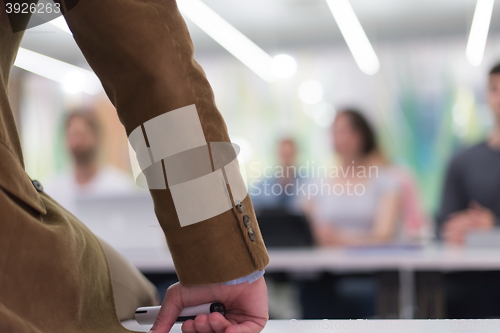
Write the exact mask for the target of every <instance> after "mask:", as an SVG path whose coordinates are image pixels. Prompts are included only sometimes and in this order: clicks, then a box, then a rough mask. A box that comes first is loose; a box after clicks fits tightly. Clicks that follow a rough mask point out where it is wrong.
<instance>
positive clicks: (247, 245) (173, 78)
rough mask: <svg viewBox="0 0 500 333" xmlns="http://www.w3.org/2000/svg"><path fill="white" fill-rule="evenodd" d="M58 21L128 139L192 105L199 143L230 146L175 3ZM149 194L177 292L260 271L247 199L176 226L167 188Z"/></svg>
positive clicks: (90, 10)
mask: <svg viewBox="0 0 500 333" xmlns="http://www.w3.org/2000/svg"><path fill="white" fill-rule="evenodd" d="M65 18H66V20H67V22H68V25H69V27H70V29H71V30H72V32H73V34H74V38H75V40H76V42H77V44H78V46H79V47H80V49H81V50H82V52H83V54H84V56H85V57H86V59H87V61H88V62H89V64H90V66H91V67H92V69H93V70H94V72H95V73H96V74H97V76H98V77H99V79H100V80H101V82H102V84H103V87H104V89H105V91H106V94H107V95H108V97H109V98H110V100H111V102H112V103H113V104H114V106H115V107H116V109H117V112H118V115H119V118H120V120H121V122H122V123H123V125H124V126H125V129H126V131H127V134H128V135H130V133H131V132H132V131H133V130H134V129H136V128H137V127H139V126H143V124H144V123H145V122H147V121H148V120H151V119H153V118H155V117H157V116H159V115H162V114H164V113H166V112H170V111H172V110H176V109H179V108H182V107H185V106H188V105H193V104H194V105H195V106H196V110H197V113H198V117H199V119H200V122H201V127H202V130H203V134H204V137H205V140H206V142H207V143H210V142H230V138H229V136H228V132H227V128H226V125H225V123H224V120H223V118H222V115H221V114H220V112H219V111H218V110H217V107H216V105H215V101H214V96H213V92H212V89H211V87H210V84H209V83H208V81H207V78H206V76H205V73H204V72H203V70H202V68H201V67H200V66H199V65H198V63H196V61H195V60H194V58H193V53H194V48H193V45H192V42H191V37H190V35H189V32H188V30H187V27H186V24H185V22H184V20H183V18H182V16H181V14H180V13H179V11H178V8H177V4H176V2H175V1H173V0H146V1H145V0H85V1H80V2H79V3H78V4H77V5H76V6H75V8H74V9H72V10H71V11H69V12H68V13H67V14H66V15H65ZM165 144H166V145H168V144H171V143H169V142H165ZM212 167H213V163H212ZM228 192H229V193H231V192H230V189H229V187H228ZM151 195H152V197H153V200H154V203H155V212H156V215H157V217H158V220H159V222H160V224H161V226H162V228H163V231H164V232H165V235H166V239H167V243H168V246H169V248H170V251H171V254H172V257H173V260H174V263H175V266H176V270H177V275H178V277H179V279H180V282H181V283H182V284H183V285H197V284H207V283H218V282H225V281H229V280H233V279H236V278H240V277H243V276H246V275H248V274H250V273H253V272H255V271H256V270H262V269H263V268H264V267H265V266H266V265H267V264H268V261H269V258H268V255H267V251H266V248H265V245H264V242H263V240H262V236H261V233H260V230H259V226H258V223H257V220H256V218H255V213H254V209H253V205H252V202H251V199H250V197H249V196H248V195H247V196H246V197H245V198H244V199H243V200H242V202H241V204H242V205H241V206H237V202H235V200H232V201H231V205H232V208H231V209H229V210H227V211H225V212H223V213H221V214H219V215H216V216H214V217H211V218H208V219H206V220H203V221H201V222H198V223H194V224H191V225H187V226H184V227H181V225H180V223H179V218H178V216H177V212H176V209H175V206H174V203H173V199H172V193H171V191H170V189H168V188H167V189H155V190H151ZM231 198H232V197H231ZM232 199H233V198H232ZM193 209H198V207H196V205H193ZM245 215H247V216H248V217H249V218H250V228H251V229H252V230H253V234H254V235H255V237H254V236H253V235H251V232H249V228H248V223H247V226H245V223H244V219H248V218H247V217H244V216H245Z"/></svg>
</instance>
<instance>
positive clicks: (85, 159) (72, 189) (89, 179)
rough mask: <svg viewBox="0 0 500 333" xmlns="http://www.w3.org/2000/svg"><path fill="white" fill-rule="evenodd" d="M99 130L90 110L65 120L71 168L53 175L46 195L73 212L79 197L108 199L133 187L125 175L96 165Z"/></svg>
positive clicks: (104, 166) (48, 183)
mask: <svg viewBox="0 0 500 333" xmlns="http://www.w3.org/2000/svg"><path fill="white" fill-rule="evenodd" d="M101 136H102V133H101V128H100V125H99V121H98V119H97V117H96V115H95V114H94V112H93V111H92V110H77V111H73V112H71V113H70V114H69V115H68V116H67V117H66V122H65V138H66V145H67V147H68V151H69V154H70V157H71V160H72V163H71V166H72V168H71V169H69V170H64V171H63V172H62V173H61V174H58V175H56V176H53V178H52V179H50V180H48V181H47V182H46V184H45V186H44V187H45V192H46V193H47V194H49V195H50V196H51V197H52V198H54V199H55V200H56V201H57V202H58V203H59V204H60V205H61V206H63V207H64V208H66V209H68V210H69V211H74V206H75V200H76V199H77V198H78V197H80V196H96V195H97V196H108V195H117V194H123V193H130V192H133V191H134V189H135V184H134V183H133V182H132V178H131V177H130V176H129V175H128V174H127V173H125V172H123V171H121V170H119V169H117V168H115V167H113V166H111V165H101V164H100V163H99V147H100V146H101V141H102V140H101Z"/></svg>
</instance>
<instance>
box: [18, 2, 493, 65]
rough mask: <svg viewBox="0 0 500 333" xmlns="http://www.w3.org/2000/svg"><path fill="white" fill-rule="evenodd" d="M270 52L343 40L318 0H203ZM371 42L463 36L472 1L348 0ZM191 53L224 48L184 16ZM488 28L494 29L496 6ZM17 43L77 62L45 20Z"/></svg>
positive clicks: (74, 51) (69, 42)
mask: <svg viewBox="0 0 500 333" xmlns="http://www.w3.org/2000/svg"><path fill="white" fill-rule="evenodd" d="M203 1H204V2H205V3H206V4H207V5H208V6H209V7H211V8H212V9H213V10H214V11H216V12H217V13H218V14H219V15H221V16H222V17H223V18H224V19H226V20H227V21H228V22H229V23H231V24H232V25H233V26H234V27H236V28H237V29H238V30H240V31H241V32H242V33H243V34H245V35H246V36H248V37H249V38H250V39H251V40H253V41H254V42H255V43H256V44H257V45H259V46H260V47H262V48H263V49H264V50H265V51H267V52H268V53H270V54H271V55H274V54H277V53H281V52H286V51H287V50H290V49H297V48H307V47H317V46H328V45H345V43H344V41H343V39H342V36H341V34H340V31H339V29H338V27H337V25H336V23H335V21H334V20H333V17H332V15H331V13H330V11H329V9H328V6H327V4H326V2H325V1H324V0H252V1H230V0H203ZM351 4H352V6H353V8H354V11H355V12H356V14H357V15H358V18H359V20H360V22H361V24H362V25H363V27H364V28H365V31H366V33H367V35H368V37H369V38H370V40H371V41H372V43H373V44H374V47H375V49H376V46H377V43H383V42H386V41H398V40H402V39H408V38H432V37H434V36H447V35H463V36H464V38H467V35H468V31H469V29H470V24H471V21H472V16H473V14H474V8H475V5H476V0H351ZM188 26H189V29H190V31H191V35H192V37H193V41H194V44H195V47H196V52H197V54H204V53H217V52H225V51H224V50H223V49H222V47H220V46H219V45H218V44H217V43H215V42H214V41H213V40H212V39H211V38H210V37H208V36H207V35H206V34H205V33H204V32H203V31H201V30H200V29H199V28H198V27H197V26H195V25H194V24H192V23H191V22H189V21H188ZM490 31H491V32H500V5H499V4H498V3H497V5H496V6H495V7H494V12H493V18H492V23H491V28H490ZM22 46H23V47H25V48H28V49H30V50H33V51H36V52H40V53H43V54H46V55H49V56H51V57H55V58H57V59H60V60H63V61H66V62H69V63H73V64H76V65H81V66H83V65H84V64H85V60H84V58H83V56H82V55H81V52H80V51H79V49H78V48H77V46H76V44H75V43H74V41H73V39H72V37H71V36H70V35H68V34H66V33H64V32H61V31H60V30H58V29H57V28H55V27H53V26H51V25H49V24H45V25H43V26H39V27H36V28H32V29H30V30H28V31H27V32H26V34H25V37H24V40H23V44H22Z"/></svg>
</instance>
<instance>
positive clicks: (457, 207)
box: [437, 64, 500, 319]
mask: <svg viewBox="0 0 500 333" xmlns="http://www.w3.org/2000/svg"><path fill="white" fill-rule="evenodd" d="M487 96H488V104H489V106H490V108H491V110H492V111H493V115H494V119H495V125H494V128H493V130H492V132H491V133H490V135H489V137H488V138H487V139H486V140H485V141H483V142H481V143H479V144H477V145H475V146H474V147H471V148H469V149H467V150H465V151H462V152H460V153H458V154H457V155H456V156H455V157H453V159H452V160H451V162H450V164H449V166H448V170H447V173H446V180H445V184H444V190H443V195H442V200H441V207H440V210H439V213H438V216H437V234H438V236H439V238H441V239H442V240H443V241H444V242H445V244H448V245H452V246H462V245H464V244H465V241H466V237H467V234H468V233H470V232H471V231H488V230H492V229H493V228H495V227H499V226H500V64H498V65H496V66H494V67H493V68H492V69H491V71H490V73H489V78H488V94H487ZM445 281H446V286H447V289H446V298H447V308H446V313H447V317H448V318H451V319H465V318H467V319H485V318H498V317H500V298H499V297H498V295H500V282H499V281H500V272H455V273H449V274H446V276H445Z"/></svg>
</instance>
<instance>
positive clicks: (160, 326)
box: [150, 284, 183, 333]
mask: <svg viewBox="0 0 500 333" xmlns="http://www.w3.org/2000/svg"><path fill="white" fill-rule="evenodd" d="M176 285H177V284H174V285H172V286H170V287H169V288H168V289H167V293H166V295H165V299H164V301H163V304H162V305H161V308H160V312H159V313H158V317H156V320H155V323H154V324H153V327H151V331H150V333H151V332H152V333H168V332H170V329H171V328H172V326H173V325H174V324H175V321H176V320H177V317H178V316H179V313H180V312H181V310H182V308H183V306H182V300H181V295H180V290H179V288H178V287H177V286H176Z"/></svg>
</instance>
